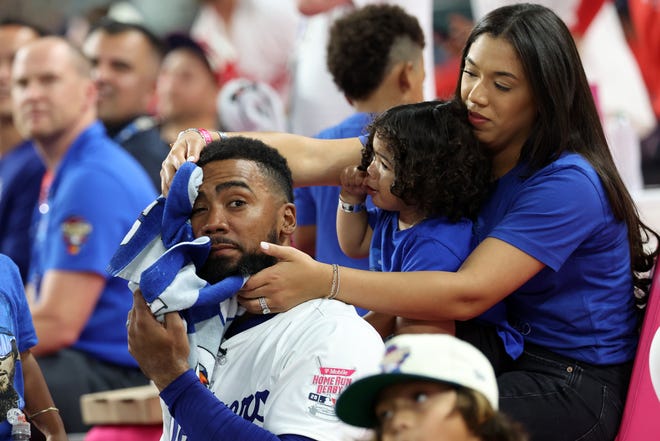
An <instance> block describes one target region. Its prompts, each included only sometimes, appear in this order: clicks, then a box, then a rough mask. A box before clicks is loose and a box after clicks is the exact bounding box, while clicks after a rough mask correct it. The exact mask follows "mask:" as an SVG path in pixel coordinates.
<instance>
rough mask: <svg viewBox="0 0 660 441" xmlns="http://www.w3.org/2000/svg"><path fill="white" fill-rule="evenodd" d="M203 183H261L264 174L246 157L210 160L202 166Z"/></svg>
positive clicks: (249, 184) (251, 184)
mask: <svg viewBox="0 0 660 441" xmlns="http://www.w3.org/2000/svg"><path fill="white" fill-rule="evenodd" d="M202 170H203V171H204V178H203V181H202V185H203V184H204V183H211V182H213V183H216V184H218V183H222V182H225V181H242V182H245V183H246V184H248V186H249V187H252V186H253V185H263V183H264V181H265V176H264V173H263V171H262V170H261V169H260V167H259V165H258V164H257V163H256V162H254V161H250V160H247V159H222V160H218V161H211V162H209V163H207V164H205V165H204V166H202Z"/></svg>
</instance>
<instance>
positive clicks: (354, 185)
mask: <svg viewBox="0 0 660 441" xmlns="http://www.w3.org/2000/svg"><path fill="white" fill-rule="evenodd" d="M366 176H367V174H366V173H365V172H363V171H360V170H358V169H357V167H355V166H352V167H347V168H345V169H344V170H343V171H342V173H341V175H340V181H341V193H340V194H339V205H338V206H337V239H339V246H340V247H341V250H342V251H343V252H344V254H346V255H347V256H348V257H352V258H362V257H366V256H368V255H369V246H370V245H371V236H372V234H373V230H372V229H371V227H370V226H369V223H368V222H367V211H366V209H365V207H364V201H365V199H366V198H367V192H366V190H365V187H364V185H363V183H364V179H365V177H366Z"/></svg>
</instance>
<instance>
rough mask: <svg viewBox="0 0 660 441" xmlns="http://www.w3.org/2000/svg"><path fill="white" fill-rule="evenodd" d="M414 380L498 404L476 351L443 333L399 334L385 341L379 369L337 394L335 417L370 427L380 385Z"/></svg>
mask: <svg viewBox="0 0 660 441" xmlns="http://www.w3.org/2000/svg"><path fill="white" fill-rule="evenodd" d="M420 380H422V381H434V382H438V383H444V384H449V385H453V386H459V387H465V388H468V389H473V390H475V391H477V392H480V393H481V394H483V395H484V396H485V397H486V399H487V400H488V402H489V403H490V405H491V406H492V407H493V409H497V408H498V390H497V380H496V378H495V372H494V371H493V367H492V365H491V364H490V362H489V361H488V359H487V358H486V356H485V355H483V354H482V353H481V351H479V350H478V349H477V348H475V347H474V346H472V345H471V344H469V343H467V342H465V341H463V340H460V339H458V338H456V337H453V336H451V335H447V334H404V335H399V336H396V337H394V338H392V339H391V340H389V341H388V342H387V343H386V345H385V355H384V356H383V359H382V361H381V365H380V373H378V374H374V375H369V376H365V377H363V378H361V379H359V380H357V381H355V382H354V383H352V384H351V385H350V386H348V387H347V388H346V389H344V391H343V392H342V393H341V395H339V398H338V399H337V403H336V406H335V412H336V414H337V417H338V418H339V419H340V420H342V421H344V422H345V423H348V424H351V425H353V426H358V427H368V428H373V427H375V426H376V425H377V420H376V415H375V413H374V407H375V405H376V402H377V399H378V396H379V395H380V393H381V392H382V391H383V389H385V388H386V387H388V386H391V385H394V384H400V383H408V382H411V381H420Z"/></svg>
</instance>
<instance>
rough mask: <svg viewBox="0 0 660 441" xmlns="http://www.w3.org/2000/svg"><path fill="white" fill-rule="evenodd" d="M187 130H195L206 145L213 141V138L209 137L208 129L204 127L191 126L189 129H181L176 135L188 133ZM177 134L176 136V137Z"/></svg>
mask: <svg viewBox="0 0 660 441" xmlns="http://www.w3.org/2000/svg"><path fill="white" fill-rule="evenodd" d="M188 132H195V133H197V134H198V135H199V136H201V137H202V139H203V140H204V142H205V143H206V145H208V144H209V143H211V142H213V138H212V137H211V133H210V132H209V131H208V130H206V129H197V128H194V127H191V128H189V129H185V130H182V131H181V132H179V135H178V136H181V135H183V134H184V133H188ZM178 136H177V137H178Z"/></svg>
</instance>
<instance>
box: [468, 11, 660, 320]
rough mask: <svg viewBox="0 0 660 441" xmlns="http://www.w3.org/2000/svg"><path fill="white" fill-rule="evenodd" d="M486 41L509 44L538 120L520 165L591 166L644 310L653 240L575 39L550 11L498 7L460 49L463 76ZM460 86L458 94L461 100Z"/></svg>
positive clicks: (532, 169) (529, 167)
mask: <svg viewBox="0 0 660 441" xmlns="http://www.w3.org/2000/svg"><path fill="white" fill-rule="evenodd" d="M483 34H487V35H490V36H492V37H495V38H503V39H505V40H506V41H508V42H509V43H510V44H511V45H512V46H513V48H514V50H515V51H516V53H517V55H518V58H519V60H520V62H521V64H522V66H523V69H524V71H525V75H526V76H527V78H528V80H529V84H530V87H531V90H532V94H533V95H534V101H535V103H536V105H537V108H538V116H537V119H536V122H535V124H534V127H533V128H532V132H531V136H530V138H529V139H528V140H527V142H526V143H525V145H524V146H523V148H522V151H521V154H520V159H519V161H520V162H522V163H525V164H526V166H527V172H528V173H529V174H530V175H531V174H532V173H534V172H535V171H537V170H539V169H541V168H543V167H545V166H546V165H548V164H550V163H551V162H552V161H554V160H556V159H557V158H558V157H559V156H560V155H561V154H562V153H563V152H567V151H568V152H576V153H579V154H580V155H582V156H583V157H584V158H585V159H586V160H587V161H589V163H590V164H591V165H592V166H593V167H594V169H595V170H596V173H598V176H599V177H600V180H601V182H602V184H603V187H604V188H605V191H606V193H607V197H608V199H609V202H610V205H611V207H612V212H613V213H614V216H615V218H616V219H618V220H622V221H625V223H626V225H627V227H628V242H629V246H630V265H631V272H632V276H633V283H634V286H635V288H636V292H637V293H636V300H637V303H638V306H640V307H641V306H643V305H645V304H646V299H647V297H648V291H649V286H650V284H651V279H650V277H649V275H648V272H649V271H650V270H651V269H652V268H653V265H654V263H655V258H656V256H657V254H658V246H657V245H655V248H654V249H653V250H652V251H651V250H647V249H645V245H648V244H653V239H655V241H656V242H655V244H657V243H658V242H657V241H658V239H659V238H658V234H657V233H656V232H655V231H653V230H652V229H651V228H649V227H648V226H647V225H646V224H644V222H642V221H641V219H640V217H639V213H638V211H637V208H636V207H635V204H634V202H633V200H632V197H631V196H630V193H628V190H627V189H626V187H625V185H624V183H623V181H622V180H621V176H620V175H619V172H618V171H617V169H616V166H615V164H614V160H613V159H612V154H611V153H610V149H609V147H608V145H607V140H606V138H605V134H604V133H603V128H602V125H601V122H600V117H599V115H598V112H597V110H596V105H595V103H594V100H593V96H592V93H591V89H590V87H589V83H588V81H587V77H586V75H585V73H584V69H583V67H582V62H581V61H580V55H579V53H578V50H577V47H576V46H575V42H574V41H573V37H572V35H571V33H570V31H569V30H568V28H567V27H566V25H565V24H564V22H563V21H562V20H561V19H560V18H559V17H557V15H556V14H555V13H554V12H552V11H551V10H550V9H548V8H546V7H543V6H540V5H533V4H516V5H512V6H505V7H502V8H498V9H496V10H494V11H492V12H491V13H490V14H488V15H487V16H486V17H484V19H483V20H481V21H480V22H479V23H478V24H477V25H476V26H475V27H474V29H473V30H472V32H471V34H470V36H469V38H468V40H467V42H466V44H465V48H464V49H463V61H462V62H461V71H462V70H463V69H464V68H465V57H466V56H467V54H468V53H469V51H470V47H471V46H472V43H474V41H475V40H476V39H477V38H478V37H479V36H481V35H483ZM461 81H462V80H459V83H458V86H457V88H456V96H460V90H461Z"/></svg>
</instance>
